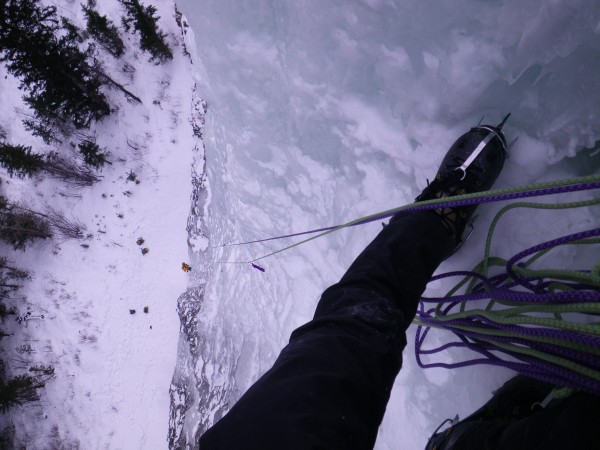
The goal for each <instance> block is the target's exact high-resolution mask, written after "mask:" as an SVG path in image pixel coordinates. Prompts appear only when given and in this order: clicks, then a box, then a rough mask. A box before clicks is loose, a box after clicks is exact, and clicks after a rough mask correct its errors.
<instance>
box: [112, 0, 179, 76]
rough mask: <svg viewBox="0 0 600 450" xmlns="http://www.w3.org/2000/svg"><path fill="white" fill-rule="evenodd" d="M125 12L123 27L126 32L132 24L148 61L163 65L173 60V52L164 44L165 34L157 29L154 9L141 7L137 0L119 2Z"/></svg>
mask: <svg viewBox="0 0 600 450" xmlns="http://www.w3.org/2000/svg"><path fill="white" fill-rule="evenodd" d="M119 1H120V2H121V4H122V5H123V6H124V7H125V9H126V11H127V18H125V17H124V18H123V25H124V26H125V28H126V29H127V30H129V29H130V27H131V25H132V24H133V29H134V30H135V31H137V32H139V33H140V47H141V48H142V50H144V51H147V52H149V53H150V55H152V56H151V58H150V61H156V63H157V64H163V63H165V62H167V61H168V60H170V59H173V52H172V51H171V48H170V47H169V45H168V44H167V43H166V42H165V37H166V36H167V34H166V33H164V32H163V31H161V30H160V29H159V28H158V25H157V22H158V19H160V17H158V16H156V7H154V6H152V5H150V6H143V5H142V4H140V2H139V0H119Z"/></svg>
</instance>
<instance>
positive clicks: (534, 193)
mask: <svg viewBox="0 0 600 450" xmlns="http://www.w3.org/2000/svg"><path fill="white" fill-rule="evenodd" d="M599 188H600V181H591V182H584V183H576V184H571V185H567V186H558V187H550V188H544V189H535V190H531V191H526V192H513V193H507V194H495V195H488V196H485V197H479V198H472V199H465V200H448V201H447V202H443V203H437V204H434V205H419V204H418V203H415V204H414V206H411V207H409V208H405V209H403V210H402V211H401V212H411V211H425V210H429V209H440V208H456V207H460V206H468V205H479V204H483V203H492V202H500V201H507V200H515V199H519V198H529V197H538V196H543V195H552V194H566V193H568V192H577V191H585V190H590V189H599ZM395 214H397V212H384V213H381V214H376V215H374V216H373V217H371V218H369V219H364V220H362V221H360V222H357V223H354V224H352V225H348V227H356V226H358V225H364V224H367V223H370V222H375V221H377V220H381V219H387V218H388V217H392V216H393V215H395ZM343 226H344V225H343V224H340V225H333V226H329V227H323V228H316V229H314V230H308V231H301V232H299V233H290V234H285V235H281V236H274V237H269V238H264V239H257V240H254V241H247V242H234V243H228V244H221V245H218V246H216V247H233V246H236V245H247V244H257V243H260V242H268V241H273V240H277V239H284V238H290V237H296V236H305V235H307V234H314V233H324V232H325V231H331V230H335V229H336V228H341V227H343Z"/></svg>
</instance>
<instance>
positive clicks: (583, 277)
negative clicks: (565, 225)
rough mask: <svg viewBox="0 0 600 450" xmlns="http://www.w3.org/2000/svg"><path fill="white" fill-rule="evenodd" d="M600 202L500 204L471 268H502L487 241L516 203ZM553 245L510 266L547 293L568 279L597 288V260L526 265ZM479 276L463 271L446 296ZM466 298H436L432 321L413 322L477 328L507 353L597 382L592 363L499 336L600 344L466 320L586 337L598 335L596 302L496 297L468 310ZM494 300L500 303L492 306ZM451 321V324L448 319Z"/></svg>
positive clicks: (571, 345)
mask: <svg viewBox="0 0 600 450" xmlns="http://www.w3.org/2000/svg"><path fill="white" fill-rule="evenodd" d="M599 204H600V198H595V199H591V200H585V201H577V202H568V203H557V204H547V203H530V202H517V203H512V204H510V205H507V206H505V207H503V208H502V209H501V210H500V211H499V212H498V213H497V214H496V216H495V217H494V219H493V221H492V223H491V225H490V228H489V231H488V234H487V239H486V245H485V250H484V257H483V260H482V261H480V262H479V263H478V264H477V265H476V266H475V267H474V268H473V269H472V272H474V273H477V274H480V275H482V276H484V277H486V278H487V277H488V272H489V271H490V270H491V269H492V268H494V267H506V264H507V260H506V259H504V258H499V257H496V256H491V244H492V240H493V236H494V232H495V231H496V227H497V225H498V223H499V221H500V219H501V218H502V217H503V216H504V215H505V214H506V213H507V212H508V211H511V210H513V209H516V208H530V209H540V210H564V209H573V208H582V207H589V206H596V205H599ZM599 243H600V238H593V239H584V240H581V241H577V242H569V243H566V244H563V245H592V244H599ZM551 250H552V249H545V250H542V251H539V252H537V253H535V254H533V255H531V256H530V257H529V258H528V259H527V260H526V261H525V262H524V264H522V265H519V266H513V267H512V270H513V271H514V272H515V273H516V274H517V275H518V276H519V277H523V278H526V279H529V280H544V281H545V282H546V283H547V290H548V291H549V292H556V291H570V290H572V289H573V288H572V287H571V286H570V285H569V284H568V283H576V284H582V285H585V286H588V287H589V288H591V289H594V288H595V289H600V262H598V263H597V264H595V265H594V267H593V268H592V270H590V271H589V272H584V271H578V270H567V269H532V268H531V265H532V264H533V263H534V262H535V261H537V260H539V259H540V258H541V257H542V256H544V255H545V254H547V253H548V252H549V251H551ZM514 281H515V280H512V279H510V278H508V277H507V279H506V280H505V281H503V282H502V283H501V284H500V286H498V287H506V286H508V285H510V284H511V283H513V282H514ZM479 282H480V280H479V279H478V278H476V277H475V276H467V277H464V278H463V279H462V280H460V281H459V282H458V283H457V284H456V285H455V286H454V287H453V288H452V289H450V291H449V292H448V293H447V294H446V295H445V297H446V298H449V299H450V298H451V297H453V296H454V295H456V293H457V292H458V291H459V290H461V289H463V288H464V291H465V294H467V295H468V294H470V293H472V292H473V290H474V288H475V287H476V286H477V285H479ZM467 303H468V302H467V301H461V302H460V303H459V304H458V307H459V308H458V309H459V310H458V312H453V313H450V312H447V311H446V309H447V308H448V307H447V303H439V304H438V305H437V306H436V307H435V308H434V311H435V320H434V321H433V322H432V321H431V320H428V321H427V322H426V323H425V322H423V321H422V320H420V319H419V317H418V316H417V317H416V318H415V320H414V323H415V324H417V325H421V326H425V327H431V328H439V329H449V330H451V331H454V332H455V333H457V334H459V335H460V334H461V331H463V332H466V333H469V332H470V333H477V334H478V335H479V336H480V337H478V338H477V339H478V340H479V341H481V342H487V343H488V344H491V345H492V346H493V347H495V348H497V349H500V350H505V351H506V352H509V353H511V354H520V355H524V356H527V357H533V358H536V359H537V360H540V361H545V362H548V363H551V364H554V365H556V366H558V367H562V368H565V369H568V370H570V371H573V372H575V373H578V374H580V375H583V376H585V377H588V378H591V379H593V380H596V381H600V371H599V370H596V369H595V368H591V367H587V366H585V365H583V364H581V363H578V362H576V361H572V360H569V359H566V358H563V357H560V356H557V355H554V354H547V353H545V352H542V351H539V350H537V349H535V348H532V347H528V346H526V345H521V344H519V345H517V344H512V343H507V342H505V341H504V340H503V339H500V338H504V339H505V338H508V339H509V340H510V339H519V340H525V341H529V342H532V343H534V342H538V343H545V344H552V345H557V346H560V347H563V348H565V349H571V350H576V351H578V352H585V353H587V354H588V355H593V356H594V357H596V358H597V357H598V356H600V348H598V347H596V346H593V345H588V344H586V343H583V342H581V341H580V342H573V341H571V340H568V339H566V338H562V337H560V336H562V335H561V334H552V333H548V335H533V336H532V335H525V334H522V333H519V332H518V331H512V330H511V329H506V328H494V327H493V326H490V327H480V326H469V325H467V323H477V322H480V321H481V319H480V318H483V319H485V320H486V321H489V322H491V323H492V324H497V325H504V326H518V327H524V328H539V329H547V330H557V331H568V332H571V333H577V334H581V335H588V336H600V321H598V317H599V316H600V304H599V303H591V302H582V303H569V304H547V303H530V304H523V302H514V301H507V300H501V299H494V298H490V299H488V301H487V302H486V303H482V302H481V301H480V302H478V303H477V305H478V307H477V308H475V309H468V308H467V307H468V306H470V307H471V308H473V306H472V305H470V304H469V305H467ZM496 305H499V306H496ZM564 314H569V316H568V317H569V319H565V316H564ZM461 319H468V321H467V322H465V320H462V322H460V323H456V321H457V320H461ZM584 319H585V320H584ZM453 321H454V323H452V322H453Z"/></svg>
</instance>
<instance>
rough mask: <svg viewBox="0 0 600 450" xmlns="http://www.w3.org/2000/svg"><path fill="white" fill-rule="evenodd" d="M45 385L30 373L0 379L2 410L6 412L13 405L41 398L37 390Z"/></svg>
mask: <svg viewBox="0 0 600 450" xmlns="http://www.w3.org/2000/svg"><path fill="white" fill-rule="evenodd" d="M44 385H45V383H44V382H43V381H41V380H38V379H37V377H31V376H29V375H18V376H16V377H13V378H11V379H9V380H4V379H0V411H2V412H6V411H8V409H9V408H10V407H12V406H15V405H23V404H24V403H27V402H34V401H37V400H39V399H40V397H39V395H38V393H37V390H38V389H40V388H43V387H44Z"/></svg>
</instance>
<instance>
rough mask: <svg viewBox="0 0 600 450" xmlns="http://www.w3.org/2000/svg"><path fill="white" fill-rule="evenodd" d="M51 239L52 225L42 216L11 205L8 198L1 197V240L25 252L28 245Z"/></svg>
mask: <svg viewBox="0 0 600 450" xmlns="http://www.w3.org/2000/svg"><path fill="white" fill-rule="evenodd" d="M50 237H52V233H51V231H50V225H49V224H48V222H47V221H46V220H44V218H43V217H42V216H41V215H40V214H36V213H35V212H33V211H31V210H28V209H26V208H23V207H20V206H17V205H14V204H10V203H9V202H8V200H7V199H6V197H0V239H2V240H3V241H5V242H8V243H9V244H10V245H12V246H13V248H14V249H15V250H25V247H26V246H27V244H28V243H30V242H32V241H34V240H36V239H48V238H50Z"/></svg>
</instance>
